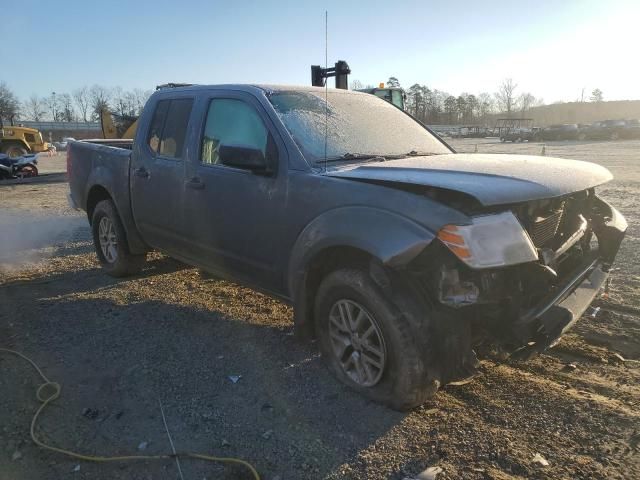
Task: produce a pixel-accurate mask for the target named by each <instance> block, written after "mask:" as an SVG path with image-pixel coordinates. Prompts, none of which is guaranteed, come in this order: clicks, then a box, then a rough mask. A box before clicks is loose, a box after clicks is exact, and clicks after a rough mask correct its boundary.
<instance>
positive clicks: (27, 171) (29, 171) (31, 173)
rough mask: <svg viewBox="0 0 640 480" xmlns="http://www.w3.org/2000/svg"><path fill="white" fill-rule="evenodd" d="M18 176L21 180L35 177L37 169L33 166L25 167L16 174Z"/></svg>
mask: <svg viewBox="0 0 640 480" xmlns="http://www.w3.org/2000/svg"><path fill="white" fill-rule="evenodd" d="M18 176H19V177H22V178H30V177H37V176H38V167H36V166H35V165H25V166H24V167H23V168H22V170H20V171H19V172H18Z"/></svg>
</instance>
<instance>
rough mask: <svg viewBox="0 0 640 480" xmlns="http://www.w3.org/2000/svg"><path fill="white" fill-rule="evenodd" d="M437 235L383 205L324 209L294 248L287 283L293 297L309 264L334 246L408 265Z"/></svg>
mask: <svg viewBox="0 0 640 480" xmlns="http://www.w3.org/2000/svg"><path fill="white" fill-rule="evenodd" d="M434 238H435V233H434V232H431V231H429V230H427V229H426V228H424V227H423V226H421V225H419V224H417V223H415V222H413V221H412V220H410V219H408V218H406V217H403V216H401V215H398V214H396V213H393V212H390V211H388V210H382V209H379V208H371V207H364V206H349V207H341V208H336V209H334V210H329V211H327V212H324V213H323V214H321V215H320V216H318V217H317V218H315V219H314V220H313V221H312V222H311V223H309V224H308V225H307V226H306V227H305V229H304V230H303V231H302V232H301V233H300V235H299V236H298V239H297V240H296V243H295V244H294V247H293V249H292V253H291V257H290V261H289V268H288V278H287V286H288V292H289V295H290V296H291V298H295V297H296V293H297V290H298V289H299V288H300V287H301V286H302V285H303V283H304V276H305V271H306V268H307V265H308V264H309V262H310V261H311V259H313V258H314V257H315V256H316V255H317V254H318V253H320V252H321V251H322V250H325V249H327V248H330V247H338V246H343V247H354V248H358V249H360V250H363V251H365V252H367V253H369V254H370V255H372V256H373V257H375V258H377V259H378V260H380V262H382V264H384V265H387V266H389V267H399V266H402V265H406V264H408V263H409V262H411V260H413V259H414V258H415V257H416V256H417V255H418V254H419V253H420V252H421V251H422V250H424V248H425V247H426V246H427V245H429V244H430V243H431V241H432V240H433V239H434Z"/></svg>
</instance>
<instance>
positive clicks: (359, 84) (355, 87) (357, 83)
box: [351, 80, 364, 90]
mask: <svg viewBox="0 0 640 480" xmlns="http://www.w3.org/2000/svg"><path fill="white" fill-rule="evenodd" d="M362 88H364V86H363V85H362V82H361V81H360V80H351V90H360V89H362Z"/></svg>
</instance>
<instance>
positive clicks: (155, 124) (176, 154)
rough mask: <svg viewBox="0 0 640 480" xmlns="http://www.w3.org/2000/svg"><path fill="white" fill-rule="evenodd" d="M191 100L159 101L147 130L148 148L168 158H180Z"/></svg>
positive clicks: (191, 104)
mask: <svg viewBox="0 0 640 480" xmlns="http://www.w3.org/2000/svg"><path fill="white" fill-rule="evenodd" d="M192 107H193V99H191V98H179V99H174V100H161V101H159V102H158V106H157V107H156V111H155V112H154V114H153V119H152V120H151V127H150V128H149V141H148V143H149V148H151V150H153V151H154V152H156V153H157V154H159V155H161V156H163V157H168V158H182V156H183V154H184V143H185V139H186V137H187V125H188V124H189V117H190V116H191V108H192Z"/></svg>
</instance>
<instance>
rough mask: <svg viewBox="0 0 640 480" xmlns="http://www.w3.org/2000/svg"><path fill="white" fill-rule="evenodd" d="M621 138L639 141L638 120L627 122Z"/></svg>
mask: <svg viewBox="0 0 640 480" xmlns="http://www.w3.org/2000/svg"><path fill="white" fill-rule="evenodd" d="M622 138H629V139H640V120H638V119H635V120H627V126H626V128H625V130H624V131H623V136H622Z"/></svg>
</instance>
